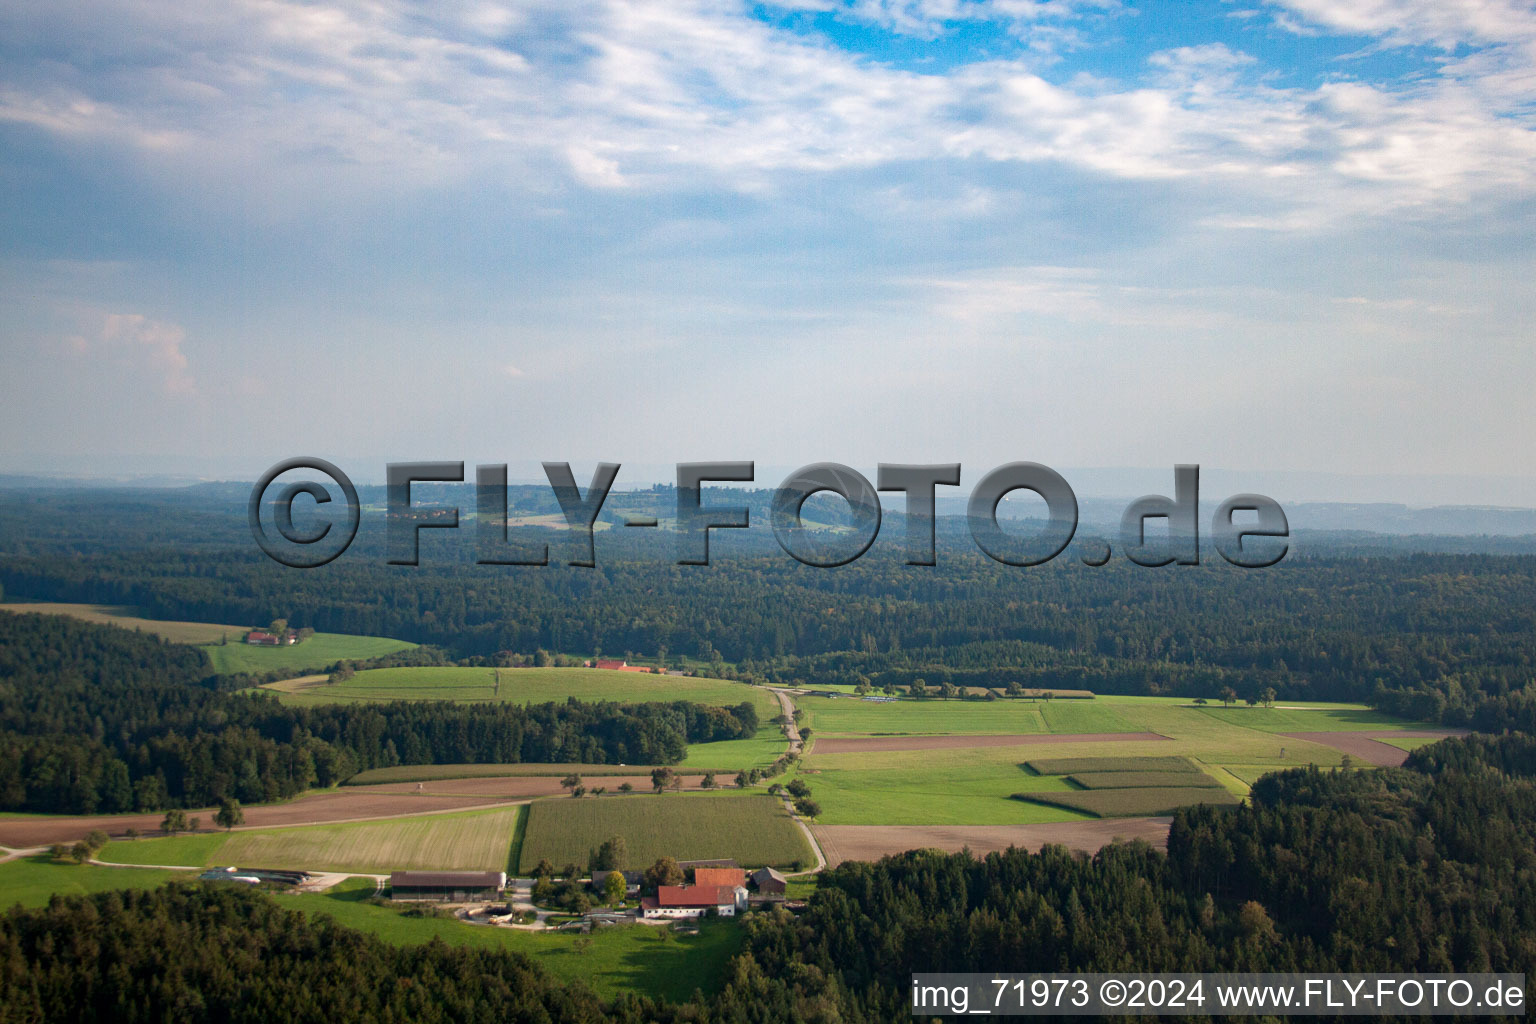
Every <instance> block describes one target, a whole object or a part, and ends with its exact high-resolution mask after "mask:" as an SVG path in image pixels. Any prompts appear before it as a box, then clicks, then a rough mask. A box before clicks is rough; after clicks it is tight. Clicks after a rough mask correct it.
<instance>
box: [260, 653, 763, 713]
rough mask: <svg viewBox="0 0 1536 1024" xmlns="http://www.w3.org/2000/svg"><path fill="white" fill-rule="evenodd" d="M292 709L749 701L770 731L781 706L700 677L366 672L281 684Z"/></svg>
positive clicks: (540, 671)
mask: <svg viewBox="0 0 1536 1024" xmlns="http://www.w3.org/2000/svg"><path fill="white" fill-rule="evenodd" d="M271 689H275V690H277V691H279V699H280V700H281V701H282V702H283V703H285V704H337V703H345V702H347V701H378V700H454V701H472V702H491V701H498V700H499V701H504V702H507V703H516V704H543V703H547V702H549V701H564V700H566V699H567V698H569V697H575V698H576V699H577V700H580V701H617V702H619V703H627V704H638V703H644V702H648V701H674V700H687V701H693V702H695V703H698V704H712V705H716V706H718V707H732V706H734V705H737V704H740V703H742V702H743V701H750V702H751V703H752V706H753V707H755V708H756V709H757V714H758V718H759V719H760V720H761V721H762V722H763V723H764V724H767V722H768V721H769V719H771V718H773V717H774V716H775V715H777V714H778V713H779V704H778V701H776V700H774V699H773V697H772V696H771V695H770V694H769V693H768V692H767V691H766V690H763V689H762V688H760V687H756V686H747V685H746V684H744V683H736V682H732V681H730V680H728V679H707V678H703V677H700V676H658V675H651V674H649V673H645V672H617V671H611V670H606V669H595V668H504V669H501V687H500V690H499V691H498V689H497V686H496V670H495V669H490V668H462V667H458V666H451V667H445V668H431V667H412V668H376V669H368V670H366V671H363V672H359V673H357V674H356V675H354V676H353V677H352V678H351V679H348V680H346V681H345V682H340V683H336V684H334V685H330V684H326V683H320V684H318V685H313V684H312V685H303V684H293V683H275V684H273V685H272V687H271Z"/></svg>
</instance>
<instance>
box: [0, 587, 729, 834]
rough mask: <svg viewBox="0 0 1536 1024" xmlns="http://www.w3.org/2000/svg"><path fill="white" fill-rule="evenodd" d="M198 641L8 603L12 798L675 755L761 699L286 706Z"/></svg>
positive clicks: (209, 795) (293, 789)
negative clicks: (227, 687)
mask: <svg viewBox="0 0 1536 1024" xmlns="http://www.w3.org/2000/svg"><path fill="white" fill-rule="evenodd" d="M204 673H205V667H204V664H203V657H202V654H201V652H199V651H196V650H194V649H192V648H189V647H183V646H179V645H176V644H169V643H165V642H164V641H161V640H158V639H156V638H154V637H152V636H147V635H144V634H140V633H135V632H131V631H128V630H124V629H119V628H117V627H114V626H97V625H91V624H88V623H82V622H76V621H74V620H72V619H67V618H64V617H62V616H55V615H0V809H4V810H26V811H53V812H59V811H63V812H72V813H80V814H89V813H95V812H115V811H129V810H137V811H148V810H159V809H161V808H163V807H201V806H206V805H208V804H210V803H217V802H218V801H219V800H221V799H223V798H226V797H232V798H234V799H237V800H240V801H242V802H244V803H259V802H264V801H271V800H280V799H283V798H285V797H289V796H293V795H294V794H296V793H299V792H302V791H303V790H305V789H307V788H309V787H311V786H316V785H318V786H331V785H334V784H336V783H337V782H341V781H343V780H345V779H347V778H350V777H351V776H352V775H354V774H356V773H357V772H359V771H363V770H365V769H368V768H378V767H388V766H390V765H396V764H442V763H451V764H453V763H467V762H490V763H498V764H515V763H520V762H528V761H537V762H560V761H575V762H586V763H593V764H609V763H620V762H625V763H629V764H676V763H677V762H678V761H680V760H682V758H683V757H684V756H685V754H686V753H687V744H688V743H689V742H707V741H710V740H719V739H737V738H740V737H744V736H751V735H753V734H754V733H755V732H756V730H757V725H758V722H757V713H756V710H755V709H754V708H753V706H752V704H751V703H750V702H743V704H742V705H740V706H738V707H736V708H732V709H724V708H713V707H706V706H704V705H699V704H693V703H689V702H686V701H678V702H674V703H670V704H659V703H658V704H634V705H620V704H612V703H580V702H577V701H568V702H566V703H563V704H556V703H550V704H540V705H532V706H528V707H521V706H518V705H512V704H452V703H439V702H428V701H410V702H400V703H391V704H366V705H340V706H338V705H330V706H322V707H313V708H293V707H285V706H283V705H281V704H279V703H278V702H277V700H276V699H275V698H274V697H272V696H271V695H270V694H266V693H259V692H246V693H238V694H231V693H224V692H219V691H216V690H214V689H210V688H207V687H204V686H202V685H200V680H201V679H202V677H203V675H204Z"/></svg>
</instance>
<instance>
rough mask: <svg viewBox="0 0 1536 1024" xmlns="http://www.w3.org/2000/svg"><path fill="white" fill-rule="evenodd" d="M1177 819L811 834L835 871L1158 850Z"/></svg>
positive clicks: (825, 828) (840, 828)
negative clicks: (933, 855) (1123, 844)
mask: <svg viewBox="0 0 1536 1024" xmlns="http://www.w3.org/2000/svg"><path fill="white" fill-rule="evenodd" d="M1172 823H1173V819H1172V818H1104V819H1099V820H1094V821H1064V822H1053V823H1050V824H1043V825H813V826H812V827H811V831H813V832H814V833H815V834H816V840H817V842H818V843H819V844H820V845H821V849H822V852H823V853H825V854H826V857H827V863H828V864H829V865H832V866H836V865H837V864H840V863H842V862H843V861H845V860H879V859H880V858H881V857H884V856H886V855H887V854H891V853H901V852H902V851H904V850H916V849H926V848H930V847H931V848H934V849H938V850H944V851H946V852H948V853H958V852H959V851H960V850H961V849H963V848H965V847H970V849H971V852H972V853H976V854H983V853H990V852H992V851H993V850H1006V849H1007V848H1008V847H1009V846H1017V847H1020V848H1021V849H1027V850H1038V849H1040V847H1041V846H1043V845H1045V844H1047V843H1057V844H1060V845H1062V846H1065V847H1067V848H1068V849H1072V850H1081V851H1083V852H1085V853H1093V852H1095V851H1097V850H1098V849H1099V848H1100V847H1102V846H1107V845H1109V844H1110V843H1112V842H1114V841H1115V840H1116V839H1127V840H1129V839H1145V840H1146V841H1147V842H1149V843H1151V844H1152V845H1153V846H1155V847H1157V848H1158V849H1165V848H1166V847H1167V845H1168V826H1169V825H1170V824H1172Z"/></svg>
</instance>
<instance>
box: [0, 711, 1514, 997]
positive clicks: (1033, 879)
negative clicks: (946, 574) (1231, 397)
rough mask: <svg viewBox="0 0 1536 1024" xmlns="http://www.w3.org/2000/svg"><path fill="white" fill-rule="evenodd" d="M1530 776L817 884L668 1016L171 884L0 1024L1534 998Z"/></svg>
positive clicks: (65, 960)
mask: <svg viewBox="0 0 1536 1024" xmlns="http://www.w3.org/2000/svg"><path fill="white" fill-rule="evenodd" d="M1533 774H1536V743H1533V742H1532V740H1531V739H1530V738H1529V737H1526V736H1520V735H1510V736H1501V737H1474V738H1470V739H1464V740H1447V741H1443V742H1441V743H1439V744H1436V745H1434V746H1431V747H1427V748H1424V749H1423V750H1422V751H1420V752H1418V753H1416V754H1415V755H1414V756H1413V757H1412V758H1411V759H1410V761H1409V763H1408V765H1407V766H1405V767H1404V768H1401V769H1382V770H1378V771H1349V770H1343V771H1339V770H1335V771H1330V772H1326V773H1324V772H1319V771H1317V770H1316V769H1311V770H1293V771H1289V772H1285V773H1281V774H1278V775H1273V776H1270V777H1268V778H1266V779H1265V780H1263V781H1262V782H1261V783H1260V784H1259V785H1258V786H1257V787H1255V789H1254V796H1253V800H1252V801H1251V805H1249V806H1245V807H1242V808H1238V809H1235V810H1228V811H1216V810H1212V809H1208V808H1207V809H1194V810H1186V811H1181V812H1180V813H1179V814H1178V815H1177V816H1176V817H1175V820H1174V824H1173V832H1172V835H1171V837H1170V841H1169V848H1168V852H1167V853H1166V854H1163V853H1160V852H1158V851H1156V850H1154V849H1152V848H1150V847H1148V846H1146V845H1145V844H1142V843H1132V844H1117V845H1112V846H1108V847H1106V848H1104V849H1103V850H1101V851H1100V852H1099V853H1098V854H1097V855H1096V856H1094V857H1091V858H1089V857H1086V856H1081V855H1073V854H1070V853H1068V852H1067V851H1066V850H1064V849H1062V848H1060V847H1048V848H1046V849H1045V850H1044V851H1043V852H1042V853H1040V854H1038V855H1032V854H1029V853H1025V852H1023V851H1018V850H1009V851H1006V852H1003V853H995V854H990V855H988V856H986V857H985V858H982V859H975V858H973V857H971V856H969V855H968V854H955V855H945V854H940V853H937V852H934V851H926V852H924V851H912V852H909V853H905V854H902V855H899V856H896V857H889V858H886V859H884V860H882V861H880V862H878V863H860V862H850V863H847V864H844V865H842V866H840V867H838V868H836V869H833V870H830V871H826V872H823V873H822V874H821V875H820V876H819V878H818V887H817V889H816V891H815V892H814V893H813V894H812V895H811V897H810V899H809V902H808V907H807V909H806V911H805V912H804V913H802V914H799V915H795V914H791V913H788V912H786V911H784V910H782V909H781V910H777V911H774V912H771V913H766V914H754V915H751V916H749V918H748V919H747V922H746V928H747V937H746V945H745V948H744V949H743V950H742V952H741V953H740V954H738V955H737V956H736V958H735V959H734V960H733V961H732V963H731V964H730V965H729V967H728V969H727V977H726V981H725V984H724V986H723V987H722V989H721V990H720V991H719V992H716V993H714V994H712V995H708V996H703V995H700V996H696V997H695V998H694V999H693V1000H691V1001H690V1002H688V1003H685V1004H681V1005H667V1004H657V1003H651V1002H649V1001H646V1000H642V999H637V998H635V997H625V998H622V999H620V1000H618V1001H616V1002H613V1003H608V1004H603V1003H600V1002H599V1001H597V1000H596V999H594V998H593V997H592V996H591V995H590V993H588V992H586V991H585V990H584V988H583V987H582V986H580V985H579V984H578V985H573V986H571V987H569V988H565V989H561V988H559V987H558V986H557V985H556V983H555V982H553V981H552V980H551V979H549V978H548V976H547V975H544V974H542V972H541V971H540V970H539V969H538V968H536V967H535V966H533V965H532V964H530V963H528V962H527V961H526V960H525V959H523V958H521V957H520V956H518V955H517V954H513V953H488V952H474V951H469V950H463V949H449V948H447V947H444V946H442V945H440V944H432V945H428V946H424V947H416V948H414V949H399V948H395V947H390V946H386V945H384V944H383V943H381V942H378V941H377V940H374V939H372V938H368V937H364V936H362V935H359V934H357V933H353V932H349V931H347V930H345V929H343V928H339V927H337V926H335V925H333V924H331V923H329V922H327V921H326V920H324V919H308V920H307V919H304V918H303V917H301V916H299V915H297V914H294V913H290V912H286V911H282V910H280V909H278V908H277V907H276V906H275V905H274V904H272V903H271V902H270V901H269V900H268V899H267V898H266V897H264V896H263V895H261V894H260V893H256V892H249V891H238V892H236V891H231V890H230V889H228V888H209V889H198V888H195V887H190V886H185V885H174V886H170V887H167V888H163V889H160V890H158V891H156V892H153V893H105V894H100V895H97V896H93V897H69V898H65V897H55V898H54V900H53V902H52V903H51V904H50V905H49V906H48V907H46V908H43V909H38V910H30V911H27V910H21V909H19V908H17V909H13V910H11V911H10V912H9V913H8V914H6V915H5V916H4V917H3V918H0V1006H3V1007H6V1008H8V1009H7V1011H6V1012H9V1013H10V1014H11V1017H10V1019H16V1020H23V1019H35V1018H36V1017H39V1016H46V1017H47V1018H48V1019H56V1020H104V1019H112V1020H121V1021H139V1020H145V1021H148V1020H157V1021H158V1020H168V1021H182V1020H187V1021H191V1020H231V1021H247V1020H249V1021H256V1020H263V1019H272V1016H273V1015H282V1016H285V1017H300V1018H305V1019H309V1018H311V1017H318V1016H319V1015H320V1014H321V1013H322V1012H323V1013H324V1014H325V1016H326V1019H328V1020H333V1021H337V1022H345V1021H350V1020H381V1019H412V1020H428V1021H430V1020H447V1019H454V1020H520V1021H521V1020H528V1021H589V1020H604V1019H606V1020H618V1021H638V1020H649V1021H659V1022H678V1024H681V1022H698V1024H704V1022H714V1024H726V1022H731V1024H768V1022H783V1024H797V1022H804V1024H833V1022H843V1024H865V1022H877V1021H901V1020H909V1019H912V1018H911V1017H910V1015H909V1011H908V1008H907V1004H906V1001H905V1000H906V998H907V990H908V984H909V981H910V975H911V973H912V972H914V971H997V970H1009V969H1014V970H1017V969H1020V968H1027V969H1029V970H1032V971H1109V970H1122V971H1124V970H1129V971H1142V972H1146V971H1285V970H1296V971H1403V972H1428V971H1459V972H1466V971H1500V972H1504V971H1508V972H1517V973H1518V972H1523V973H1526V974H1527V975H1529V974H1531V973H1536V784H1533V778H1532V777H1533ZM279 1008H281V1012H280V1014H279ZM0 1019H6V1018H5V1017H4V1015H3V1014H0ZM1382 1019H1387V1018H1382ZM1489 1019H1495V1018H1489Z"/></svg>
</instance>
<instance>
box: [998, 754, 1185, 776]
mask: <svg viewBox="0 0 1536 1024" xmlns="http://www.w3.org/2000/svg"><path fill="white" fill-rule="evenodd" d="M1024 767H1025V768H1027V769H1029V770H1030V771H1032V772H1035V773H1036V774H1038V775H1073V774H1075V773H1078V772H1085V773H1091V772H1180V773H1185V774H1188V773H1192V772H1198V771H1199V770H1200V769H1198V768H1196V767H1195V766H1194V765H1193V764H1192V763H1190V760H1189V758H1187V757H1040V758H1035V759H1033V760H1030V761H1025V762H1024Z"/></svg>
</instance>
